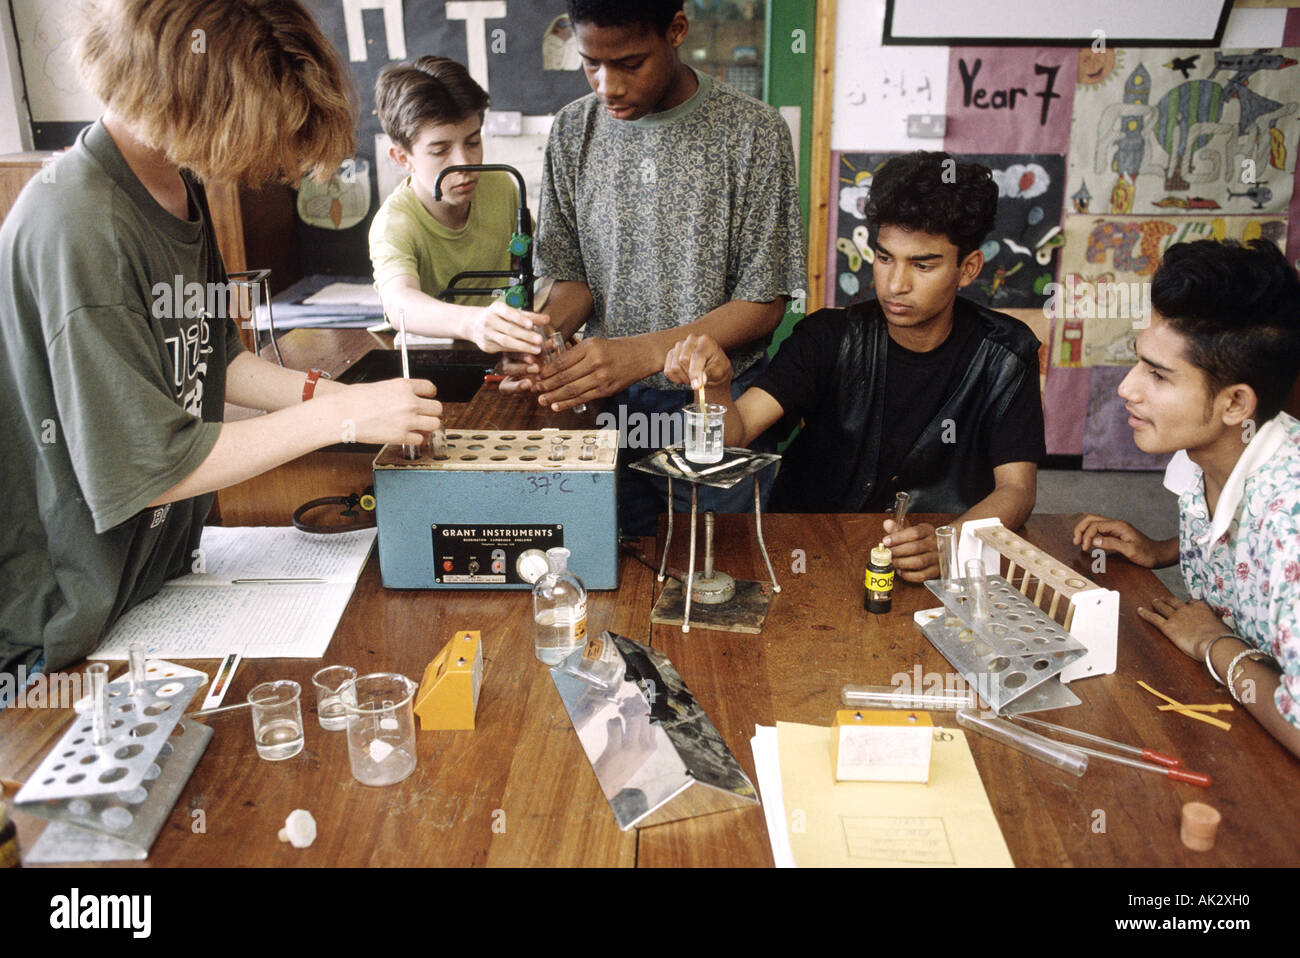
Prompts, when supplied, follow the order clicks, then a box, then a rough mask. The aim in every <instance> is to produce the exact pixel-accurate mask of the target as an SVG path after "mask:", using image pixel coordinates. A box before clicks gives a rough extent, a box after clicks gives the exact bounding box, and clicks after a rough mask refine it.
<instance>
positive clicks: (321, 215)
mask: <svg viewBox="0 0 1300 958" xmlns="http://www.w3.org/2000/svg"><path fill="white" fill-rule="evenodd" d="M369 212H370V164H369V163H368V162H366V161H365V160H356V159H348V160H345V161H344V162H343V165H342V166H340V167H339V168H338V169H337V170H336V171H335V172H334V175H333V176H331V177H330V178H329V179H328V180H326V181H325V182H324V183H318V182H316V181H315V180H313V179H305V180H303V181H302V183H301V184H300V185H299V187H298V217H299V218H300V219H301V220H302V221H303V222H304V223H306V224H307V225H308V226H314V227H316V228H317V229H324V230H345V229H350V228H351V227H353V226H356V225H357V224H358V223H360V222H361V221H362V220H363V219H365V218H366V214H367V213H369Z"/></svg>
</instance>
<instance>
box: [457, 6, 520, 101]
mask: <svg viewBox="0 0 1300 958" xmlns="http://www.w3.org/2000/svg"><path fill="white" fill-rule="evenodd" d="M505 15H506V0H448V3H447V19H448V20H464V21H465V50H466V51H467V57H466V58H467V59H468V60H469V62H468V63H467V64H465V67H466V68H467V69H468V70H469V75H470V76H471V77H473V78H474V82H475V83H477V84H478V85H479V86H481V87H482V88H483V89H484V90H487V91H488V92H489V93H491V92H492V91H491V88H490V87H489V86H488V66H487V52H488V50H487V22H488V21H489V20H501V19H504V18H505Z"/></svg>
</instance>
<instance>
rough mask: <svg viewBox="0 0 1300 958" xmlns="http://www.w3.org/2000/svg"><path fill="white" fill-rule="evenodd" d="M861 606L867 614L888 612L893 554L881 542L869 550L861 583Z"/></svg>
mask: <svg viewBox="0 0 1300 958" xmlns="http://www.w3.org/2000/svg"><path fill="white" fill-rule="evenodd" d="M862 585H863V587H864V588H865V589H866V593H865V595H864V596H863V599H862V606H863V608H865V609H866V610H867V611H868V612H875V613H883V612H888V611H889V608H890V604H891V602H892V600H893V595H894V554H893V553H892V552H890V551H889V550H888V549H886V548H885V544H884V543H883V542H882V543H881V544H880V545H878V546H876V547H875V548H874V549H872V550H871V562H870V564H868V565H867V574H866V576H865V578H864V581H863V583H862Z"/></svg>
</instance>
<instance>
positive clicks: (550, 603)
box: [533, 548, 587, 665]
mask: <svg viewBox="0 0 1300 958" xmlns="http://www.w3.org/2000/svg"><path fill="white" fill-rule="evenodd" d="M546 561H547V562H549V563H550V566H551V568H550V571H549V572H547V573H546V574H545V575H543V576H542V577H541V578H539V579H538V580H537V582H536V583H535V584H534V585H533V624H534V633H533V635H534V639H535V642H536V650H537V657H538V658H539V659H541V660H542V661H543V662H545V663H546V664H547V665H556V664H557V663H559V662H562V661H563V660H564V659H565V658H567V657H568V655H569V653H570V652H572V651H573V650H574V649H578V648H582V647H583V646H584V645H585V644H586V641H587V590H586V588H584V587H583V584H582V580H581V579H579V578H578V577H577V576H576V575H574V574H573V573H572V572H570V571H569V570H568V568H567V566H568V562H569V550H568V549H564V548H557V549H547V550H546Z"/></svg>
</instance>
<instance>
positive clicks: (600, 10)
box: [569, 0, 682, 37]
mask: <svg viewBox="0 0 1300 958" xmlns="http://www.w3.org/2000/svg"><path fill="white" fill-rule="evenodd" d="M681 12H682V0H569V19H570V20H572V21H573V23H574V24H575V25H576V24H579V23H591V24H595V25H596V26H598V27H623V26H628V25H630V24H639V25H640V26H642V27H646V28H648V29H651V30H654V32H655V33H657V34H659V35H660V36H661V37H662V36H667V35H668V24H670V23H672V22H673V17H675V16H677V14H679V13H681Z"/></svg>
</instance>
